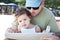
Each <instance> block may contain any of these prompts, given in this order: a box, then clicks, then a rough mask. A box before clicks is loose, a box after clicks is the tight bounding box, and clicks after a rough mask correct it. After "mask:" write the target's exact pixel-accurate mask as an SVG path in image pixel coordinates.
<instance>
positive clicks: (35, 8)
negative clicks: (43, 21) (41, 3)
mask: <svg viewBox="0 0 60 40" xmlns="http://www.w3.org/2000/svg"><path fill="white" fill-rule="evenodd" d="M31 8H33V9H34V10H37V9H39V7H27V9H31Z"/></svg>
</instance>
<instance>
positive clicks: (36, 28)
mask: <svg viewBox="0 0 60 40" xmlns="http://www.w3.org/2000/svg"><path fill="white" fill-rule="evenodd" d="M35 31H36V32H37V33H39V32H41V28H40V27H39V26H38V25H36V26H35Z"/></svg>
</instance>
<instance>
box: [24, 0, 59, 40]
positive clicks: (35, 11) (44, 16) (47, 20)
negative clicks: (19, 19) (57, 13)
mask: <svg viewBox="0 0 60 40" xmlns="http://www.w3.org/2000/svg"><path fill="white" fill-rule="evenodd" d="M25 7H26V8H27V9H28V10H29V11H30V12H31V15H32V23H33V24H37V25H39V26H40V27H41V29H42V30H44V29H45V28H46V27H47V26H48V25H49V26H50V27H51V32H53V33H54V32H58V31H59V29H58V26H57V24H56V20H55V18H54V15H53V13H52V12H51V11H49V10H48V9H47V8H45V7H44V0H26V5H25ZM47 38H48V37H47ZM55 38H56V40H57V39H58V37H55V36H52V37H49V38H48V40H53V39H55Z"/></svg>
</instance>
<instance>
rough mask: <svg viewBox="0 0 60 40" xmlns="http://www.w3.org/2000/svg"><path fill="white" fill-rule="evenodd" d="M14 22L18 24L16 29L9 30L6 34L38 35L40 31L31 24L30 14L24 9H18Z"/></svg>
mask: <svg viewBox="0 0 60 40" xmlns="http://www.w3.org/2000/svg"><path fill="white" fill-rule="evenodd" d="M15 17H16V21H17V22H18V26H17V27H12V28H9V29H8V30H7V31H8V32H17V33H39V32H41V29H40V27H39V26H38V25H34V24H32V23H31V20H32V16H31V13H30V12H29V11H28V10H27V9H25V8H21V9H18V10H17V12H16V14H15Z"/></svg>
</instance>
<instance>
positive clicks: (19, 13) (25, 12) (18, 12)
mask: <svg viewBox="0 0 60 40" xmlns="http://www.w3.org/2000/svg"><path fill="white" fill-rule="evenodd" d="M22 14H26V15H27V16H28V17H30V16H31V13H30V12H29V11H28V10H27V9H26V8H20V9H18V10H17V11H16V14H15V16H18V17H19V16H20V15H22Z"/></svg>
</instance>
